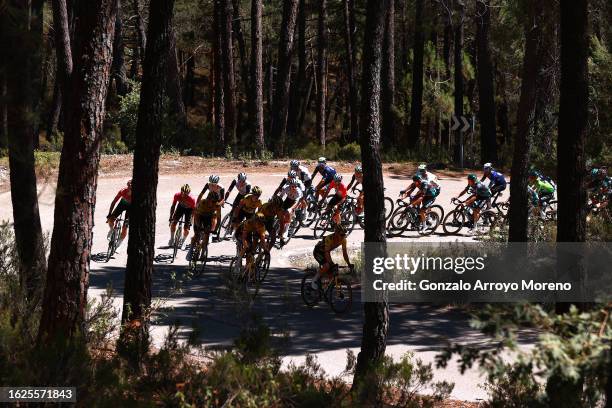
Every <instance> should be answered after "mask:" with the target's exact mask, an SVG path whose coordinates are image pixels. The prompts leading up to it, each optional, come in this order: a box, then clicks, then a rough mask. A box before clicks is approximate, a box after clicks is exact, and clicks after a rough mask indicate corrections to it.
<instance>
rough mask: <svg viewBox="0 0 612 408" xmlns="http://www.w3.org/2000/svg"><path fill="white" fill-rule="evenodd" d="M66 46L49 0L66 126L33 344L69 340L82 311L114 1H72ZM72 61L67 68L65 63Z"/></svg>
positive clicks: (63, 26)
mask: <svg viewBox="0 0 612 408" xmlns="http://www.w3.org/2000/svg"><path fill="white" fill-rule="evenodd" d="M75 7H76V9H75V14H76V18H75V20H76V26H75V36H74V41H73V43H74V48H71V46H70V38H69V36H68V31H67V27H68V23H67V18H66V16H67V13H66V3H65V1H64V0H54V2H53V14H54V20H55V22H56V23H55V24H54V25H55V27H56V30H58V31H59V33H58V38H59V39H60V40H64V42H63V43H62V41H57V49H58V54H59V58H58V61H59V62H60V64H61V66H62V70H61V71H62V73H63V74H62V76H63V77H64V78H67V79H69V80H68V81H66V82H65V84H66V85H65V87H64V92H63V94H64V106H65V107H66V109H65V118H66V129H65V132H64V145H63V148H62V154H61V158H60V166H59V174H58V181H57V194H56V198H55V214H54V226H53V235H52V238H51V252H50V255H49V264H48V271H47V285H46V288H45V295H44V301H43V310H42V317H41V319H40V322H41V323H40V330H39V342H40V344H46V343H45V340H46V339H66V340H71V339H73V338H74V335H75V334H76V333H77V332H78V331H79V330H80V329H82V328H83V327H82V324H83V322H84V319H85V314H86V309H87V289H88V286H89V260H90V257H91V242H92V229H93V212H94V207H95V204H96V188H97V181H98V165H99V162H100V144H101V141H102V125H103V121H104V115H105V101H106V94H107V91H108V83H109V81H110V71H111V62H112V54H113V52H112V51H113V36H114V32H115V13H116V11H117V4H116V1H115V0H100V1H98V2H94V3H89V2H87V3H77V5H76V6H75ZM71 56H73V58H74V69H67V67H71V66H72V58H71Z"/></svg>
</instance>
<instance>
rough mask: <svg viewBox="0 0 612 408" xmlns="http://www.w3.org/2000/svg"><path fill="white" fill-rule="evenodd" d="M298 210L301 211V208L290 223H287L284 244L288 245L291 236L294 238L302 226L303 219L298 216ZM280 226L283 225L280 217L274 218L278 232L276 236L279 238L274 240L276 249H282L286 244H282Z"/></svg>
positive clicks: (275, 228) (275, 229)
mask: <svg viewBox="0 0 612 408" xmlns="http://www.w3.org/2000/svg"><path fill="white" fill-rule="evenodd" d="M297 211H300V210H296V214H294V215H293V217H291V221H290V222H289V225H287V234H286V237H285V244H284V245H287V244H288V243H289V241H290V240H291V238H293V237H294V236H295V235H296V234H297V232H298V230H299V229H300V227H301V226H302V222H301V220H299V219H298V217H297ZM280 227H281V222H280V220H279V219H278V218H276V220H274V231H275V232H276V233H275V237H276V238H278V239H275V240H274V247H275V248H276V249H281V248H282V247H283V246H284V245H281V240H280V238H282V237H281V235H280ZM270 241H271V240H269V241H268V242H269V243H270Z"/></svg>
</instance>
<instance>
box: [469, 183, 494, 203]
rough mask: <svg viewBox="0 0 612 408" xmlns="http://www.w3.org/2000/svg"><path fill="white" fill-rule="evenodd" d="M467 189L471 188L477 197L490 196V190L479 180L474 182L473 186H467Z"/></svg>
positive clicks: (484, 197)
mask: <svg viewBox="0 0 612 408" xmlns="http://www.w3.org/2000/svg"><path fill="white" fill-rule="evenodd" d="M469 189H470V190H471V192H472V194H475V195H476V196H478V198H479V199H486V198H490V197H491V190H490V189H489V187H487V186H485V184H484V183H481V182H480V181H478V182H476V185H474V186H473V187H469Z"/></svg>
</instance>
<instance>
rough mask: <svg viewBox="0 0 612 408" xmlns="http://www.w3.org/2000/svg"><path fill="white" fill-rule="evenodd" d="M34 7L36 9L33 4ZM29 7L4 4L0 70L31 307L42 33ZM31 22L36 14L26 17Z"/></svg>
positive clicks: (37, 270) (38, 233)
mask: <svg viewBox="0 0 612 408" xmlns="http://www.w3.org/2000/svg"><path fill="white" fill-rule="evenodd" d="M34 3H36V4H34ZM34 3H32V4H31V5H30V4H28V2H22V1H16V0H12V1H10V2H9V3H8V5H7V6H8V7H9V9H10V10H9V11H10V13H11V16H12V18H11V19H6V20H7V21H6V23H7V25H6V26H5V28H4V29H3V31H5V34H6V37H4V36H3V37H4V38H5V39H6V40H7V44H10V46H8V47H6V48H5V49H4V50H5V53H6V55H7V57H8V61H10V63H9V64H6V65H5V73H6V82H7V110H8V121H7V122H8V123H7V128H8V148H9V167H10V182H11V202H12V206H13V220H14V225H13V228H14V230H15V243H16V246H17V255H18V259H19V281H20V285H21V288H22V290H23V294H24V296H25V297H26V300H27V301H28V302H30V303H31V302H35V301H36V300H37V299H36V298H37V297H38V296H39V295H40V294H39V293H37V292H36V289H37V287H40V285H39V284H38V282H39V281H40V279H41V277H42V276H44V271H45V250H44V241H43V235H42V228H41V226H40V216H39V212H38V196H37V193H36V173H35V171H34V167H35V166H34V140H35V133H36V131H37V129H38V127H37V124H36V120H35V119H34V118H35V116H36V114H35V112H34V109H35V108H36V107H37V105H38V104H37V103H35V102H34V100H35V99H36V98H38V97H39V95H40V89H39V88H38V87H39V86H40V82H39V81H38V80H39V79H40V75H37V74H35V72H34V71H35V68H36V67H37V68H39V69H40V68H41V67H40V64H39V63H38V58H37V57H36V55H39V54H40V52H41V50H42V33H41V32H38V30H37V29H36V28H35V27H36V23H35V22H34V21H33V20H32V17H31V11H32V10H31V8H32V9H35V8H36V7H41V6H42V1H36V2H34ZM32 16H34V18H36V17H37V15H36V13H32Z"/></svg>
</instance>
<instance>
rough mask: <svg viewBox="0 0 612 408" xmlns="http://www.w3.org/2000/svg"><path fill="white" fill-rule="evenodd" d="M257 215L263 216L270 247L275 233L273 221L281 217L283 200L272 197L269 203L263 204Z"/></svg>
mask: <svg viewBox="0 0 612 408" xmlns="http://www.w3.org/2000/svg"><path fill="white" fill-rule="evenodd" d="M257 215H261V216H263V219H264V225H265V227H266V231H268V234H270V238H271V239H270V241H271V242H272V245H273V244H274V241H275V239H276V231H275V230H274V220H275V219H276V218H278V219H279V220H280V219H282V217H283V200H282V199H281V198H280V197H279V196H278V195H275V196H272V198H271V199H270V201H268V202H267V203H264V204H263V205H262V206H261V207H260V208H259V211H258V212H257Z"/></svg>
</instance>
